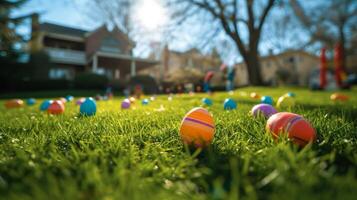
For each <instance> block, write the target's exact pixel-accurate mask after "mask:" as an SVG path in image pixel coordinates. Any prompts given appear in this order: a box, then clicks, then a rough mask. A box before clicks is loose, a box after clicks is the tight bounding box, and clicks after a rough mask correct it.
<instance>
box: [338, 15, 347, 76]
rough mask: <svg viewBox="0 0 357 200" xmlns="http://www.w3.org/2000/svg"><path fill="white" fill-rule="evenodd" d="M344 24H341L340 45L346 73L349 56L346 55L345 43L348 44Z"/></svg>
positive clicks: (343, 67)
mask: <svg viewBox="0 0 357 200" xmlns="http://www.w3.org/2000/svg"><path fill="white" fill-rule="evenodd" d="M344 24H345V23H344V22H342V23H341V25H340V26H339V39H340V41H339V42H340V45H341V54H342V58H341V60H342V69H343V70H344V71H345V72H346V70H347V66H346V63H347V62H346V60H347V54H346V48H345V43H346V37H345V33H344V31H343V28H344Z"/></svg>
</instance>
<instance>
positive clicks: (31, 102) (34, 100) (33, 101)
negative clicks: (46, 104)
mask: <svg viewBox="0 0 357 200" xmlns="http://www.w3.org/2000/svg"><path fill="white" fill-rule="evenodd" d="M35 103H36V99H34V98H29V99H27V100H26V104H27V105H29V106H32V105H34V104H35Z"/></svg>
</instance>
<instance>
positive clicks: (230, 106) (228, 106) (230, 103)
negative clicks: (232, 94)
mask: <svg viewBox="0 0 357 200" xmlns="http://www.w3.org/2000/svg"><path fill="white" fill-rule="evenodd" d="M223 107H224V109H225V110H234V109H236V108H237V103H236V102H235V101H234V100H233V99H230V98H228V99H226V100H225V101H224V104H223Z"/></svg>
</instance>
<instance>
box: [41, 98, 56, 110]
mask: <svg viewBox="0 0 357 200" xmlns="http://www.w3.org/2000/svg"><path fill="white" fill-rule="evenodd" d="M52 102H53V101H52V100H45V101H43V102H42V103H41V105H40V110H41V111H46V110H47V109H48V107H50V105H51V104H52Z"/></svg>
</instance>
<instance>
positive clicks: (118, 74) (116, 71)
mask: <svg viewBox="0 0 357 200" xmlns="http://www.w3.org/2000/svg"><path fill="white" fill-rule="evenodd" d="M114 77H115V79H120V70H119V69H116V70H115V75H114Z"/></svg>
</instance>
